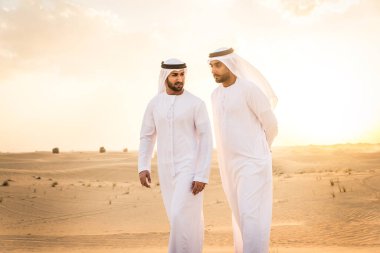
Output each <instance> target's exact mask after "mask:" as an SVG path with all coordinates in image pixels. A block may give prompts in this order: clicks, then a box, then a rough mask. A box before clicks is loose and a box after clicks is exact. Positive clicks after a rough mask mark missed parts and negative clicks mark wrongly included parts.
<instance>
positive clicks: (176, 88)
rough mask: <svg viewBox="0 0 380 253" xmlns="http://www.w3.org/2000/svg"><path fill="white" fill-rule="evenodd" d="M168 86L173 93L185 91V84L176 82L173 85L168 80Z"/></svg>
mask: <svg viewBox="0 0 380 253" xmlns="http://www.w3.org/2000/svg"><path fill="white" fill-rule="evenodd" d="M166 82H167V84H168V88H169V89H171V90H172V91H182V90H183V82H175V83H171V82H170V81H169V80H166Z"/></svg>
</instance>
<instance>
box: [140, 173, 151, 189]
mask: <svg viewBox="0 0 380 253" xmlns="http://www.w3.org/2000/svg"><path fill="white" fill-rule="evenodd" d="M139 177H140V183H141V185H142V186H145V187H147V188H150V185H149V184H150V183H151V182H152V180H151V179H150V172H149V170H143V171H141V172H140V173H139ZM147 179H148V182H149V184H148V182H147Z"/></svg>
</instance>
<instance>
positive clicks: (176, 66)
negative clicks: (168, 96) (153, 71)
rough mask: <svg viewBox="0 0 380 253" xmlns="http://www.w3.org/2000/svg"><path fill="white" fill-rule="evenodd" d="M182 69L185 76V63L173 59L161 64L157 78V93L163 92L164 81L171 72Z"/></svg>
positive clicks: (164, 87)
mask: <svg viewBox="0 0 380 253" xmlns="http://www.w3.org/2000/svg"><path fill="white" fill-rule="evenodd" d="M183 69H184V70H185V74H186V63H184V62H182V61H181V60H178V59H175V58H171V59H168V60H166V61H163V62H161V72H160V77H159V78H158V93H161V92H164V91H165V90H166V79H167V78H168V76H169V75H170V73H171V72H173V71H179V70H183Z"/></svg>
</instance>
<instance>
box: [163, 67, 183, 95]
mask: <svg viewBox="0 0 380 253" xmlns="http://www.w3.org/2000/svg"><path fill="white" fill-rule="evenodd" d="M166 82H167V84H168V88H169V89H171V90H172V91H182V90H183V86H184V84H185V70H174V71H172V72H171V73H170V74H169V76H168V78H167V79H166Z"/></svg>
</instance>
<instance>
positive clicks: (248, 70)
mask: <svg viewBox="0 0 380 253" xmlns="http://www.w3.org/2000/svg"><path fill="white" fill-rule="evenodd" d="M214 60H217V61H221V62H222V63H223V64H224V65H226V67H227V68H228V69H229V70H230V71H231V72H232V73H233V74H234V75H235V76H237V77H238V78H240V79H246V80H247V81H249V82H252V83H254V84H256V85H257V87H259V88H260V89H261V91H262V92H263V93H264V94H265V96H266V97H267V98H268V100H269V102H270V104H271V106H272V109H274V108H275V107H276V105H277V101H278V99H277V96H276V94H275V93H274V91H273V89H272V87H271V86H270V84H269V83H268V81H267V80H266V79H265V77H264V76H263V75H262V74H261V73H260V71H259V70H258V69H256V68H255V67H254V66H252V64H250V63H249V62H247V61H246V60H244V59H243V58H242V57H240V56H239V55H237V54H236V53H234V50H233V49H232V48H226V47H223V48H219V49H217V50H215V51H214V52H212V53H210V54H209V60H208V61H209V62H211V61H214Z"/></svg>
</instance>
